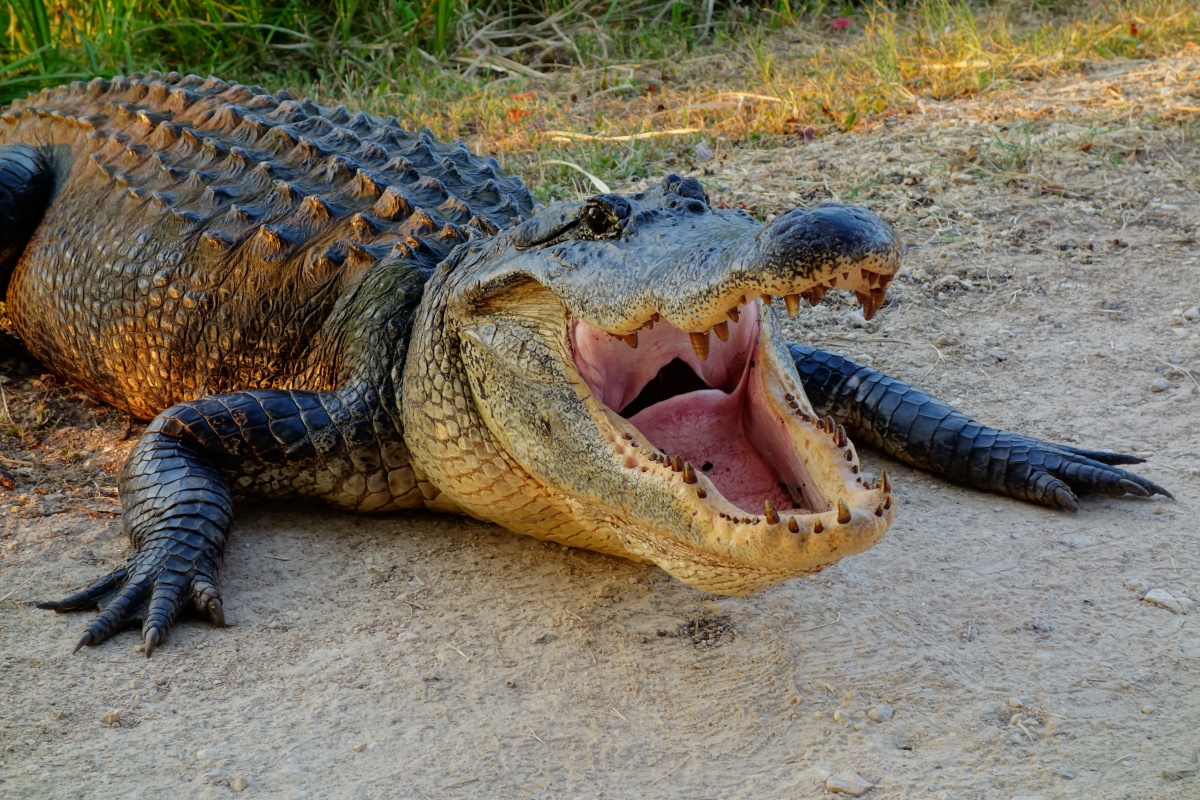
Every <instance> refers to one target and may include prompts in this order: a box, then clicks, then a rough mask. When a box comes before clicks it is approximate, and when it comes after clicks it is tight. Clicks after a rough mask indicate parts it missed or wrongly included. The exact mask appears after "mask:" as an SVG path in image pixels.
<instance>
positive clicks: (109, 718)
mask: <svg viewBox="0 0 1200 800" xmlns="http://www.w3.org/2000/svg"><path fill="white" fill-rule="evenodd" d="M104 724H105V725H107V726H108V727H110V728H115V727H117V726H118V725H120V724H121V712H120V711H110V712H108V713H107V714H105V715H104Z"/></svg>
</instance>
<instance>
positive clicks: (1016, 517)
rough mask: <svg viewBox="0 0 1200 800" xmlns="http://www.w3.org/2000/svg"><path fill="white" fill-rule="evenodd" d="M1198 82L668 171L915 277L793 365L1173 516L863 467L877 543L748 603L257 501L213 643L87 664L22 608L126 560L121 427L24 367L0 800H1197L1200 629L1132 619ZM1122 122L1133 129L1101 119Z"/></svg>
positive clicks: (1165, 616) (9, 543)
mask: <svg viewBox="0 0 1200 800" xmlns="http://www.w3.org/2000/svg"><path fill="white" fill-rule="evenodd" d="M1198 72H1200V66H1198V64H1197V60H1196V59H1195V58H1192V59H1190V60H1188V59H1182V60H1176V61H1172V62H1158V63H1156V64H1126V65H1118V66H1117V67H1116V68H1112V69H1109V70H1108V71H1107V72H1106V73H1104V74H1097V75H1091V76H1087V77H1084V76H1078V77H1075V78H1071V79H1069V80H1063V81H1058V82H1054V83H1050V84H1045V85H1038V86H1024V87H1018V88H1016V89H1013V90H1010V91H1009V92H1007V93H1004V92H1000V93H993V94H992V95H989V96H987V97H986V98H984V99H983V100H971V101H961V102H955V103H947V104H944V105H938V106H932V105H929V104H926V105H925V106H924V107H923V109H922V111H923V113H918V114H913V115H910V116H907V117H900V118H892V119H889V120H885V121H883V122H879V123H877V124H876V125H875V127H874V128H873V129H871V130H868V131H867V132H865V133H856V134H854V135H846V136H831V137H824V138H819V139H817V140H815V141H812V142H807V143H800V144H798V145H797V146H796V147H795V148H792V149H784V150H772V151H767V152H746V151H744V150H739V151H738V152H735V153H731V154H729V155H728V156H720V155H719V156H718V157H717V158H716V159H714V160H712V161H708V162H695V163H688V162H687V160H686V159H682V160H681V163H679V164H676V165H671V168H674V169H689V170H691V171H693V172H694V173H695V174H704V173H705V171H706V170H707V171H708V174H707V177H706V180H708V181H709V182H710V184H711V188H712V193H713V194H714V196H716V197H717V198H719V199H723V200H725V201H727V202H730V203H738V202H741V203H746V204H754V205H756V206H757V208H758V209H759V210H760V211H761V212H764V213H770V212H771V211H777V210H779V209H782V208H786V207H790V206H793V205H796V204H798V203H807V202H812V201H816V200H820V199H823V198H825V197H828V196H836V197H840V198H842V199H847V200H850V199H852V200H854V201H855V202H861V203H863V204H866V205H868V206H870V207H871V208H873V209H875V210H876V211H877V212H878V213H880V214H881V215H883V216H884V217H885V218H888V219H890V220H891V221H893V222H894V224H895V225H896V227H897V229H898V231H899V233H900V235H901V236H902V238H903V240H904V241H905V242H906V244H907V254H906V260H907V265H908V270H909V271H908V272H907V273H906V275H905V277H902V278H901V279H899V280H898V281H897V282H896V284H895V286H894V290H893V291H892V292H891V298H892V299H891V301H890V303H889V304H888V305H887V306H886V307H885V308H884V310H883V311H882V312H881V313H880V314H879V315H878V317H877V318H876V320H875V322H873V323H872V324H871V326H870V327H867V328H863V327H856V326H855V324H854V322H855V320H854V319H853V316H852V308H851V306H850V304H849V303H848V302H843V301H840V300H837V299H836V298H832V297H831V298H830V299H827V300H826V303H825V304H824V305H822V306H821V307H819V308H818V309H816V310H815V311H812V312H807V313H806V314H804V315H802V319H801V320H799V321H798V322H797V324H796V331H795V332H796V335H797V336H798V337H800V338H802V339H804V340H806V341H815V342H818V343H820V344H821V345H823V346H827V347H830V348H833V349H838V350H841V351H842V352H845V353H847V354H849V355H852V356H856V357H859V358H861V359H863V360H865V361H868V362H869V363H871V364H873V365H875V366H877V367H880V368H883V369H886V370H887V371H890V372H892V373H894V374H897V375H899V376H901V377H904V378H906V379H908V380H910V381H912V382H914V383H918V384H919V385H922V386H923V387H926V388H928V389H930V390H933V391H935V392H936V393H938V394H939V395H941V396H942V397H944V398H946V399H947V400H951V401H953V402H954V403H956V404H958V405H959V406H961V407H963V408H964V409H966V410H968V411H970V412H973V413H975V414H976V415H977V416H978V417H980V418H981V419H984V420H986V421H990V422H994V423H998V424H1001V425H1004V426H1006V427H1009V428H1013V429H1017V430H1021V431H1023V432H1027V433H1031V434H1035V435H1039V436H1043V437H1046V438H1052V439H1057V440H1060V441H1065V442H1071V443H1078V444H1082V445H1094V446H1106V447H1112V448H1117V449H1121V450H1126V451H1132V452H1135V453H1139V454H1142V455H1145V456H1147V457H1149V459H1150V460H1149V462H1148V463H1147V464H1145V465H1143V466H1142V467H1140V468H1139V471H1140V472H1142V473H1143V474H1145V475H1148V476H1150V477H1151V478H1153V479H1154V480H1156V481H1158V482H1160V483H1162V484H1163V485H1165V486H1167V487H1169V488H1170V489H1171V490H1172V491H1173V492H1174V493H1175V495H1176V498H1177V499H1176V500H1175V501H1174V502H1172V501H1168V500H1165V499H1158V500H1153V501H1144V500H1136V499H1107V498H1103V499H1092V500H1087V501H1085V502H1084V503H1083V507H1082V510H1081V511H1080V512H1079V513H1078V514H1069V513H1060V512H1054V511H1048V510H1044V509H1041V508H1034V507H1031V506H1027V505H1023V504H1020V503H1017V502H1013V501H1010V500H1008V499H1004V498H996V497H991V496H986V495H983V494H979V493H976V492H973V491H969V490H965V489H962V488H958V487H955V486H950V485H946V484H944V483H942V482H940V481H937V480H935V479H932V478H929V477H926V476H924V475H921V474H918V473H916V472H914V471H912V470H909V469H905V468H903V467H900V466H897V465H893V464H890V463H887V462H886V461H885V460H884V459H883V457H881V456H879V455H878V454H874V453H871V452H869V451H868V452H866V453H865V458H866V460H867V466H868V470H869V471H871V472H874V471H876V470H877V469H878V468H879V466H881V465H884V464H886V465H887V466H888V469H889V473H890V474H892V475H893V483H894V484H895V486H896V487H898V488H897V491H898V493H899V497H900V499H901V501H902V509H901V512H900V515H899V517H898V519H897V522H896V524H895V526H894V528H893V529H892V531H891V532H890V533H889V534H888V536H886V537H885V538H884V540H883V541H882V542H881V543H880V544H879V545H877V546H876V547H875V548H874V549H872V550H870V551H869V552H867V553H866V554H864V555H861V556H858V557H856V558H852V559H850V560H848V561H846V562H843V563H842V564H840V565H838V566H837V567H835V568H833V569H831V570H829V571H827V572H825V573H823V574H821V575H819V576H817V577H815V578H812V579H808V580H797V581H793V582H791V583H788V584H786V585H782V586H779V587H776V588H773V589H770V590H768V591H765V592H762V593H760V594H758V595H755V596H753V597H749V598H740V599H729V598H718V597H712V596H708V595H705V594H702V593H700V592H697V591H694V590H691V589H688V588H686V587H684V586H681V585H680V584H678V583H676V582H674V581H673V580H671V579H670V578H668V577H667V576H665V575H664V574H663V573H661V572H660V571H658V570H657V569H653V568H647V567H644V566H640V565H637V564H632V563H628V562H624V561H620V560H617V559H612V558H607V557H604V556H599V555H596V554H593V553H589V552H583V551H577V550H570V549H566V548H562V547H559V546H555V545H547V544H544V543H541V542H538V541H535V540H533V539H528V538H525V537H521V536H517V535H513V534H510V533H507V532H505V531H503V530H500V529H497V528H495V527H493V526H489V525H486V524H481V523H477V522H473V521H469V520H465V519H459V518H450V517H438V516H435V515H422V514H415V515H395V516H389V517H382V518H366V517H353V516H346V515H342V514H339V513H335V512H332V511H328V510H325V509H323V508H319V507H303V506H296V505H294V504H289V505H286V506H270V505H261V504H253V505H250V504H248V505H247V506H246V507H244V508H243V509H242V510H241V511H240V516H239V522H238V528H237V531H236V534H235V536H234V538H233V540H232V544H231V547H230V551H229V556H228V560H227V562H226V566H225V568H224V572H223V588H224V592H225V598H226V608H227V613H228V616H229V618H230V621H231V623H232V625H231V627H229V628H228V629H225V630H214V629H211V628H209V627H207V626H205V625H203V624H201V623H199V622H194V621H189V622H184V623H182V624H180V625H179V626H178V627H177V628H176V629H175V630H174V632H173V633H172V635H171V638H170V639H169V640H168V642H167V644H166V645H165V646H164V647H163V648H162V649H161V650H160V651H159V653H158V654H156V656H155V657H154V659H153V660H146V659H144V658H142V657H141V656H140V655H139V654H138V653H136V652H135V649H136V648H135V644H136V642H137V638H136V635H135V634H125V635H122V636H120V637H118V638H117V639H115V640H114V641H111V642H109V643H107V644H105V645H103V646H101V647H97V648H92V649H88V650H85V651H84V652H81V653H79V654H77V655H72V654H71V647H72V646H73V645H74V642H75V640H76V639H77V637H78V636H79V633H80V631H81V629H82V627H83V625H84V623H85V617H84V616H81V615H73V616H63V617H59V616H55V615H53V614H50V613H47V612H43V611H39V610H37V609H35V608H33V607H32V605H31V603H32V601H35V600H37V599H43V598H48V597H57V596H61V595H62V594H63V593H64V591H65V590H68V589H71V588H72V587H75V586H76V585H79V584H82V583H85V582H87V581H89V580H90V579H92V578H93V577H95V576H96V575H98V574H100V573H101V572H103V571H107V570H108V569H110V568H112V567H113V566H115V565H117V564H119V563H121V562H122V561H123V559H124V558H125V555H126V550H127V543H126V541H125V540H124V538H123V537H122V536H121V535H120V532H119V527H118V523H117V520H116V510H117V508H118V503H117V500H116V498H115V478H114V477H113V472H114V471H115V469H116V468H117V466H118V465H119V463H120V461H121V459H122V458H123V456H124V454H125V453H126V452H127V451H128V448H129V442H128V441H127V440H122V439H121V438H120V437H121V435H122V433H123V431H124V429H125V426H126V421H125V419H124V418H123V417H122V416H121V415H119V414H117V413H115V412H113V411H111V410H108V409H104V408H96V407H94V406H90V405H89V404H88V403H86V402H85V401H84V400H83V398H82V397H81V396H79V395H77V394H75V393H73V392H72V391H70V390H69V389H65V388H63V387H62V385H61V384H59V383H58V382H56V381H54V380H53V379H50V378H45V379H38V377H37V375H36V374H35V375H32V376H31V375H27V374H24V373H23V372H22V371H21V370H22V369H23V368H24V366H23V364H24V362H22V361H21V360H20V359H19V358H18V359H14V358H9V359H8V360H7V361H5V362H4V363H2V364H0V370H3V372H4V374H5V376H6V377H7V379H8V380H7V382H6V383H3V384H0V388H3V389H4V390H5V400H6V402H7V404H8V406H9V407H10V409H11V413H12V415H13V416H14V417H18V418H20V419H23V420H25V422H26V423H27V424H28V423H29V422H30V419H31V418H32V417H34V416H36V415H37V414H39V413H40V414H44V415H45V416H46V418H47V419H48V420H49V422H48V423H47V424H46V425H44V426H43V427H41V428H40V429H36V430H32V431H26V432H25V433H23V434H21V435H19V436H18V435H13V434H12V433H11V431H10V432H4V431H2V430H0V452H2V453H3V457H4V459H5V460H4V461H0V466H3V467H4V468H5V469H6V470H7V472H8V473H9V474H10V476H11V478H12V479H13V481H14V483H15V488H13V489H10V490H5V489H2V488H0V537H2V539H0V687H2V691H3V695H4V702H3V703H2V704H0V796H3V797H12V798H26V797H29V798H32V797H115V796H122V797H146V798H156V797H170V796H183V797H197V798H208V797H225V796H228V795H230V794H231V793H233V792H238V791H240V792H244V794H245V795H246V796H258V797H354V798H375V797H429V798H457V797H527V796H529V797H607V798H619V797H633V796H655V797H657V796H662V797H688V798H737V797H756V798H759V797H818V796H823V795H824V793H825V785H826V780H827V778H828V776H829V775H830V774H832V773H837V772H845V771H851V770H852V771H855V772H857V773H859V774H860V775H861V776H863V777H864V778H865V779H867V780H869V781H870V782H871V783H874V784H877V786H876V788H874V789H872V790H870V792H869V794H867V795H866V796H867V797H869V798H871V799H872V800H883V798H909V797H911V798H1003V800H1009V798H1013V797H1027V796H1037V795H1040V796H1042V797H1044V798H1059V797H1062V798H1072V797H1078V798H1151V797H1153V798H1196V797H1200V771H1198V768H1200V763H1198V750H1200V733H1197V731H1200V631H1198V629H1197V622H1198V621H1200V610H1194V611H1193V612H1192V613H1191V614H1190V615H1183V614H1175V613H1172V612H1171V611H1170V610H1168V609H1166V608H1162V607H1159V606H1156V605H1152V604H1151V603H1149V602H1144V601H1143V600H1142V599H1141V596H1142V594H1144V592H1145V589H1147V588H1162V589H1166V590H1167V591H1169V592H1171V593H1173V594H1176V595H1183V596H1186V597H1190V598H1192V599H1200V536H1198V535H1197V534H1200V522H1197V516H1196V511H1197V508H1198V506H1200V384H1198V383H1197V380H1198V379H1200V321H1196V320H1190V319H1186V318H1185V315H1184V312H1186V311H1187V310H1188V309H1189V308H1191V307H1193V306H1196V305H1200V243H1198V241H1197V240H1198V239H1200V202H1198V199H1200V192H1198V191H1197V189H1198V184H1197V179H1196V176H1197V175H1200V143H1198V140H1197V138H1196V134H1195V128H1194V127H1188V126H1186V125H1183V126H1180V125H1168V126H1164V127H1161V128H1155V127H1154V126H1153V125H1152V124H1151V123H1150V122H1148V121H1147V120H1150V119H1151V116H1150V115H1151V114H1152V113H1153V110H1154V104H1155V100H1154V97H1155V92H1157V91H1160V90H1163V91H1165V90H1166V89H1164V88H1163V87H1167V88H1170V87H1172V86H1174V87H1175V89H1174V90H1173V91H1176V90H1177V89H1178V86H1179V81H1180V80H1189V79H1190V80H1193V81H1194V80H1195V76H1196V75H1197V74H1198ZM1147 75H1149V76H1150V77H1147ZM1189 76H1190V78H1189ZM1196 85H1198V84H1196V83H1194V82H1193V83H1192V86H1193V87H1194V86H1196ZM1135 91H1140V92H1141V93H1142V94H1141V97H1142V98H1143V101H1144V102H1142V106H1141V111H1143V112H1145V113H1141V112H1139V113H1138V114H1137V115H1134V114H1132V113H1129V114H1120V115H1117V114H1114V113H1111V108H1110V106H1111V101H1112V98H1113V97H1115V96H1122V94H1123V93H1124V94H1125V95H1126V96H1128V94H1129V93H1133V92H1135ZM1195 104H1196V105H1200V100H1197V102H1196V103H1195ZM12 347H13V345H12V342H11V340H8V341H5V342H0V349H3V348H7V349H8V350H9V351H10V352H11V350H12ZM0 360H3V357H2V355H0ZM1159 380H1160V381H1161V382H1160V383H1158V384H1157V385H1156V384H1155V381H1159ZM1152 388H1153V389H1158V391H1152ZM0 478H3V475H2V474H0ZM0 483H2V481H0ZM1136 581H1143V582H1144V584H1142V588H1141V590H1140V591H1139V590H1135V589H1132V588H1129V587H1130V586H1136V585H1137V584H1136V583H1134V582H1136ZM885 709H886V710H885ZM889 711H890V713H891V717H890V719H885V717H886V716H887V715H888V713H889ZM876 719H880V720H883V721H875V720H876Z"/></svg>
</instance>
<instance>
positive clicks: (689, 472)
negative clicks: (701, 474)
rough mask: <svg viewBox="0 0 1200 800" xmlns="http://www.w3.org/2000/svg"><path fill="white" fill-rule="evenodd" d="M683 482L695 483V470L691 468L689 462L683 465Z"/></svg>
mask: <svg viewBox="0 0 1200 800" xmlns="http://www.w3.org/2000/svg"><path fill="white" fill-rule="evenodd" d="M683 482H684V483H695V482H696V470H694V469H692V465H691V464H684V465H683Z"/></svg>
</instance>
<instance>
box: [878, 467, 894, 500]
mask: <svg viewBox="0 0 1200 800" xmlns="http://www.w3.org/2000/svg"><path fill="white" fill-rule="evenodd" d="M879 488H880V489H883V491H884V493H885V494H891V493H892V482H891V481H890V480H888V476H887V470H886V469H881V470H879Z"/></svg>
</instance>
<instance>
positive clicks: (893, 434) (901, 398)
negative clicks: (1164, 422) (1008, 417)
mask: <svg viewBox="0 0 1200 800" xmlns="http://www.w3.org/2000/svg"><path fill="white" fill-rule="evenodd" d="M789 349H790V350H791V353H792V358H793V360H794V361H795V363H796V370H797V371H798V372H799V373H800V377H801V379H802V380H803V381H804V391H805V393H806V394H807V395H808V398H809V400H810V402H812V404H813V409H814V410H815V411H816V412H817V413H818V414H830V415H832V416H833V418H834V419H835V420H837V421H838V422H840V423H841V424H843V425H845V426H846V428H847V429H848V430H849V431H851V433H852V434H853V435H854V436H855V437H856V438H858V439H861V440H863V441H866V442H870V443H871V444H873V445H875V446H876V447H878V448H880V449H881V450H883V451H884V452H885V453H888V454H889V455H892V456H894V457H896V458H898V459H900V460H901V461H904V462H905V463H908V464H911V465H913V466H914V467H918V468H920V469H923V470H927V471H930V472H934V473H936V474H938V475H942V476H944V477H946V478H948V479H950V480H952V481H956V482H958V483H965V484H968V485H970V486H975V487H978V488H981V489H987V490H989V491H992V492H996V493H998V494H1006V495H1009V496H1010V497H1016V498H1019V499H1021V500H1029V501H1031V502H1034V503H1040V504H1042V505H1047V506H1055V507H1061V508H1066V509H1069V510H1071V511H1076V510H1078V507H1079V506H1078V503H1077V502H1076V493H1098V494H1108V495H1122V494H1133V495H1137V496H1140V497H1149V496H1150V495H1151V494H1163V495H1166V496H1168V497H1170V496H1171V495H1170V493H1169V492H1167V490H1166V489H1164V488H1162V487H1161V486H1158V485H1157V484H1155V483H1154V482H1153V481H1149V480H1147V479H1145V478H1142V477H1140V476H1138V475H1134V474H1133V473H1130V472H1125V471H1124V470H1112V469H1108V468H1107V467H1111V466H1115V465H1119V464H1140V463H1142V461H1143V460H1144V459H1141V458H1137V457H1136V456H1129V455H1125V454H1123V453H1112V452H1108V451H1105V450H1083V449H1080V448H1076V447H1069V446H1067V445H1061V444H1055V445H1052V444H1049V443H1047V442H1043V441H1040V440H1037V439H1032V438H1030V437H1027V436H1021V435H1020V434H1016V433H1009V432H1008V431H1003V430H999V429H997V428H992V427H988V426H987V425H983V424H981V423H979V422H976V421H975V420H973V419H971V418H970V417H968V416H967V415H966V414H964V413H962V412H961V411H957V410H955V409H953V408H951V407H950V406H949V405H947V404H946V403H943V402H942V401H941V400H938V399H937V398H935V397H930V396H929V395H928V394H926V393H925V392H922V391H920V390H919V389H914V388H913V387H912V386H909V385H908V384H906V383H904V382H903V381H900V380H897V379H896V378H893V377H890V376H888V375H884V374H883V373H882V372H879V371H878V370H875V369H872V368H870V367H864V366H862V365H861V364H857V363H855V362H854V361H851V360H850V359H848V358H846V357H845V356H842V355H838V354H837V353H830V352H826V351H824V350H817V349H815V348H812V347H807V346H805V345H799V344H792V345H789Z"/></svg>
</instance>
